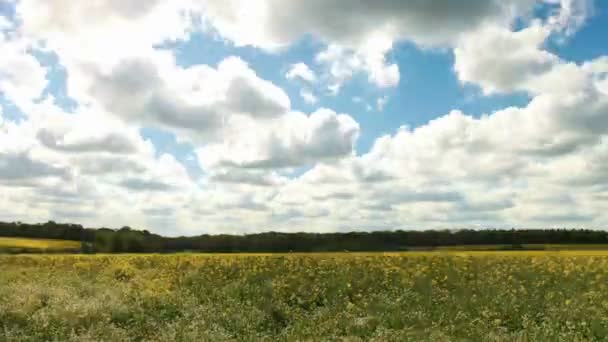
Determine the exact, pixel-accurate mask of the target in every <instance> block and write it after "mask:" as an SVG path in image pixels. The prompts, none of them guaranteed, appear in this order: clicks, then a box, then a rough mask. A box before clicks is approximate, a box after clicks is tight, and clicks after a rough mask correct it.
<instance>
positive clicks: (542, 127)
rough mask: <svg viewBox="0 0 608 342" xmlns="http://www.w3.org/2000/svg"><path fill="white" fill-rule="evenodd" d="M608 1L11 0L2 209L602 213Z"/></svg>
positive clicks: (495, 222)
mask: <svg viewBox="0 0 608 342" xmlns="http://www.w3.org/2000/svg"><path fill="white" fill-rule="evenodd" d="M606 37H608V3H607V2H605V1H599V0H597V1H592V0H470V1H451V0H434V1H395V0H378V1H374V2H367V1H358V0H309V1H284V0H255V1H250V0H175V1H161V0H146V1H144V0H128V1H125V0H99V1H69V0H53V1H48V0H0V51H1V53H0V221H22V222H46V221H48V220H54V221H57V222H74V223H81V224H83V225H85V226H87V227H102V226H105V227H122V226H125V225H128V226H131V227H134V228H139V229H148V230H150V231H153V232H156V233H160V234H163V235H168V236H178V235H197V234H203V233H211V234H216V233H233V234H243V233H254V232H261V231H269V230H273V231H284V232H296V231H298V232H300V231H308V232H335V231H357V230H366V231H372V230H392V229H456V228H511V227H514V228H547V227H568V228H590V229H600V228H606V226H607V224H608V214H607V213H608V210H607V209H608V186H607V184H608V182H606V181H607V180H608V164H606V160H608V140H607V139H606V137H607V136H608V135H607V134H608V41H607V40H606Z"/></svg>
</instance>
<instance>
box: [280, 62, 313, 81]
mask: <svg viewBox="0 0 608 342" xmlns="http://www.w3.org/2000/svg"><path fill="white" fill-rule="evenodd" d="M285 78H287V79H288V80H293V79H297V78H299V79H301V80H303V81H306V82H308V83H313V82H315V81H316V80H317V75H315V73H314V71H312V70H311V69H310V68H309V67H308V65H306V64H305V63H302V62H300V63H296V64H292V65H291V67H290V68H289V70H288V71H287V73H286V74H285Z"/></svg>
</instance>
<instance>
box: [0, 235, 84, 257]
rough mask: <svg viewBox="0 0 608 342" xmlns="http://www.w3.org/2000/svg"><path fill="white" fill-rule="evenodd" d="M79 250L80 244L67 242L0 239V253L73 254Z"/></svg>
mask: <svg viewBox="0 0 608 342" xmlns="http://www.w3.org/2000/svg"><path fill="white" fill-rule="evenodd" d="M79 250H80V242H78V241H68V240H50V239H27V238H12V237H0V252H10V253H18V252H41V253H48V252H73V251H76V252H77V251H79Z"/></svg>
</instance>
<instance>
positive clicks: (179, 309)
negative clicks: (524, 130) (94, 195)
mask: <svg viewBox="0 0 608 342" xmlns="http://www.w3.org/2000/svg"><path fill="white" fill-rule="evenodd" d="M0 270H1V274H2V277H0V297H1V298H2V299H3V300H2V301H0V340H8V341H24V340H26V341H27V340H29V341H38V340H62V341H63V340H74V341H82V340H103V341H130V340H146V341H201V340H209V341H222V340H267V341H275V340H349V341H357V340H377V341H403V340H405V341H407V340H411V341H420V340H433V341H437V340H439V341H441V340H444V341H448V340H449V341H452V340H480V341H514V340H522V341H526V340H530V341H540V340H555V341H558V340H559V341H587V340H604V339H605V337H606V336H608V252H606V251H591V250H587V251H564V252H547V251H532V252H488V251H482V252H464V251H453V252H411V253H386V254H383V253H378V254H373V253H355V254H350V253H343V254H340V253H328V254H274V255H263V254H259V255H251V254H249V255H248V254H233V255H190V254H180V255H95V256H84V255H71V256H70V255H17V256H9V255H5V256H1V257H0Z"/></svg>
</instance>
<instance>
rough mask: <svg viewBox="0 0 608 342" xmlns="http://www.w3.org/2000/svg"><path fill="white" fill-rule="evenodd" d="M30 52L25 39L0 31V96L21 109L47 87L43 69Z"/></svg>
mask: <svg viewBox="0 0 608 342" xmlns="http://www.w3.org/2000/svg"><path fill="white" fill-rule="evenodd" d="M33 48H34V47H33V46H32V44H31V43H30V42H29V41H28V40H27V39H24V38H23V37H20V36H17V35H16V34H8V33H3V32H1V31H0V50H2V54H1V55H0V92H1V93H3V94H4V95H5V96H6V97H7V98H8V99H9V100H10V101H12V102H13V103H15V104H16V105H17V106H19V107H20V108H22V109H25V107H27V105H28V104H29V103H30V102H31V101H33V100H35V99H37V98H38V97H40V95H41V94H42V91H43V90H44V88H46V86H47V80H46V69H45V68H44V67H43V66H42V65H41V64H40V62H39V61H38V60H37V59H36V58H35V57H34V56H32V55H31V54H30V52H28V50H30V49H33Z"/></svg>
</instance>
